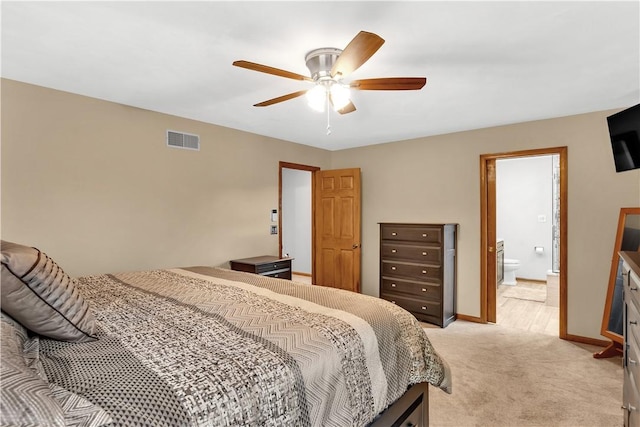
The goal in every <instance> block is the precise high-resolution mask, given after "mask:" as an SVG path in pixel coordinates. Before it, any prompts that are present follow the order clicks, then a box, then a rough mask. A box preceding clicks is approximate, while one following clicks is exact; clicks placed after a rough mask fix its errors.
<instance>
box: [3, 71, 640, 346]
mask: <svg viewBox="0 0 640 427" xmlns="http://www.w3.org/2000/svg"><path fill="white" fill-rule="evenodd" d="M1 95H2V134H1V136H2V141H1V142H2V152H1V154H2V162H1V166H2V171H1V173H2V175H1V178H2V187H1V191H2V200H1V201H2V206H1V214H2V216H1V225H2V229H1V233H2V238H3V239H6V240H14V241H18V242H22V243H25V244H30V245H34V246H38V247H40V248H42V249H43V250H45V251H46V252H47V253H49V254H50V255H51V256H53V257H54V258H55V259H56V260H58V261H59V262H60V264H61V265H62V266H63V267H64V268H65V269H66V270H67V271H68V272H69V273H70V274H71V275H85V274H97V273H104V272H112V271H123V270H137V269H148V268H168V267H176V266H185V265H197V264H207V265H225V264H226V262H227V261H228V260H229V259H232V258H237V257H246V256H251V255H260V254H264V253H274V254H275V253H277V251H278V239H277V236H271V235H269V233H268V230H269V226H270V225H271V222H270V219H269V212H270V210H271V209H273V208H276V207H277V204H278V190H277V188H278V178H277V177H278V162H279V161H281V160H282V161H288V162H294V163H302V164H308V165H315V166H320V167H322V168H323V169H327V168H342V167H360V168H361V169H362V207H363V209H362V236H363V239H362V244H363V249H362V267H363V268H362V270H363V271H362V289H363V292H364V293H366V294H370V295H378V238H379V235H378V222H383V221H411V222H414V221H415V222H457V223H459V224H460V229H459V241H458V244H459V253H458V266H459V282H458V312H459V313H462V314H466V315H469V316H479V314H480V287H479V276H480V255H479V246H480V243H479V236H480V198H479V190H480V183H479V170H478V168H479V156H480V154H485V153H498V152H505V151H516V150H524V149H531V148H539V147H557V146H568V147H569V149H568V153H569V159H568V163H569V165H568V171H569V203H568V205H569V206H568V214H569V227H568V236H569V248H568V250H569V268H568V278H569V312H568V317H569V324H568V332H569V333H570V334H573V335H580V336H588V337H593V338H601V336H600V335H599V331H600V321H601V315H602V309H603V301H604V294H605V290H606V285H607V279H608V273H609V265H610V264H609V263H610V261H611V252H612V247H613V241H614V238H615V231H616V225H617V218H618V212H619V209H620V208H621V207H625V206H638V205H640V172H638V171H630V172H624V173H620V174H616V173H615V171H614V168H613V160H612V156H611V151H610V148H609V142H608V134H607V129H606V121H605V117H606V116H607V115H608V114H610V113H611V112H599V113H592V114H585V115H579V116H573V117H566V118H559V119H553V120H545V121H539V122H530V123H522V124H517V125H512V126H504V127H496V128H490V129H482V130H476V131H470V132H462V133H456V134H449V135H443V136H435V137H429V138H421V139H416V140H411V141H400V142H395V143H391V144H381V145H376V146H371V147H363V148H357V149H351V150H343V151H337V152H329V151H325V150H319V149H314V148H311V147H307V146H303V145H298V144H292V143H288V142H284V141H279V140H275V139H272V138H267V137H261V136H258V135H254V134H249V133H245V132H240V131H236V130H231V129H227V128H222V127H217V126H213V125H209V124H205V123H201V122H197V121H191V120H186V119H182V118H178V117H174V116H169V115H164V114H159V113H154V112H150V111H145V110H140V109H136V108H132V107H128V106H124V105H119V104H113V103H109V102H105V101H100V100H96V99H91V98H86V97H82V96H77V95H72V94H68V93H64V92H59V91H54V90H50V89H46V88H41V87H37V86H31V85H26V84H22V83H18V82H14V81H9V80H2V94H1ZM167 129H172V130H177V131H183V132H187V133H194V134H198V135H200V137H201V150H200V151H199V152H194V151H187V150H178V149H173V148H168V147H167V146H166V144H165V131H166V130H167Z"/></svg>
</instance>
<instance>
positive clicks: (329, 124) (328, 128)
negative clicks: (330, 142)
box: [327, 94, 331, 135]
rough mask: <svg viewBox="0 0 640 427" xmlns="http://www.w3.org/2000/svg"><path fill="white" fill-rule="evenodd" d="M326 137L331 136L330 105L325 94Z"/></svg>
mask: <svg viewBox="0 0 640 427" xmlns="http://www.w3.org/2000/svg"><path fill="white" fill-rule="evenodd" d="M327 135H331V103H330V102H329V95H328V94H327Z"/></svg>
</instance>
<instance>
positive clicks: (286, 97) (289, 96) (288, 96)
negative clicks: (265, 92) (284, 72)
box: [253, 90, 307, 107]
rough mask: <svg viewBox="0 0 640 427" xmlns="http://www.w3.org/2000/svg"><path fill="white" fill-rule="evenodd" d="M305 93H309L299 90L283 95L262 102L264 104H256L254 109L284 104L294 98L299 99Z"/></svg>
mask: <svg viewBox="0 0 640 427" xmlns="http://www.w3.org/2000/svg"><path fill="white" fill-rule="evenodd" d="M305 93H307V91H306V90H299V91H297V92H293V93H288V94H286V95H282V96H279V97H277V98H273V99H269V100H267V101H262V102H260V103H258V104H254V105H253V106H254V107H267V106H269V105H273V104H277V103H279V102H284V101H288V100H290V99H293V98H297V97H299V96H302V95H304V94H305Z"/></svg>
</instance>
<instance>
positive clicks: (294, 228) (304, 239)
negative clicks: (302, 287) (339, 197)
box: [278, 162, 320, 283]
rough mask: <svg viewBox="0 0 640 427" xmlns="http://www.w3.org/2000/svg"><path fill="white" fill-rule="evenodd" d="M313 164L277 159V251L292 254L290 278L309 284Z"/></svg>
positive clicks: (281, 254) (315, 168) (311, 247)
mask: <svg viewBox="0 0 640 427" xmlns="http://www.w3.org/2000/svg"><path fill="white" fill-rule="evenodd" d="M317 170H320V168H318V167H315V166H307V165H300V164H296V163H287V162H280V170H279V175H280V176H279V187H280V188H279V195H280V197H279V209H278V212H279V216H278V218H279V220H278V222H279V227H278V228H279V229H280V238H279V252H280V256H281V257H292V258H293V260H292V261H291V269H292V275H293V277H294V280H296V281H301V282H305V283H312V277H313V265H314V262H313V247H314V240H313V196H314V191H313V172H314V171H317Z"/></svg>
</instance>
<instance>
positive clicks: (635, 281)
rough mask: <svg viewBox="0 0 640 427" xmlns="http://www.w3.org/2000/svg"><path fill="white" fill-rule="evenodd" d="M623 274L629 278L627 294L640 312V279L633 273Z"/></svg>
mask: <svg viewBox="0 0 640 427" xmlns="http://www.w3.org/2000/svg"><path fill="white" fill-rule="evenodd" d="M623 274H625V275H628V276H629V281H628V282H626V283H627V287H626V288H625V290H624V291H625V293H627V294H628V295H629V300H630V301H632V302H633V304H634V306H635V307H636V310H640V279H639V278H638V276H637V275H636V274H635V273H634V272H633V271H623Z"/></svg>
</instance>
